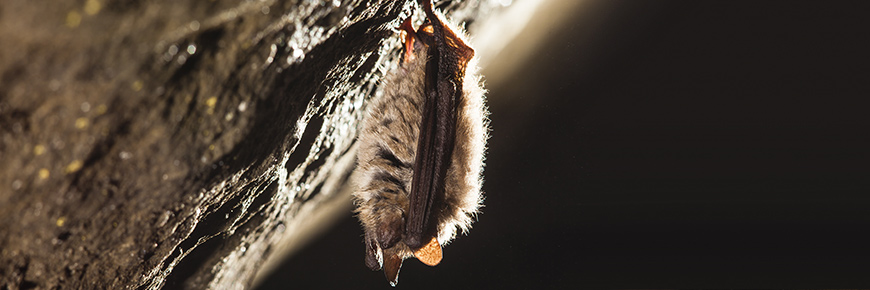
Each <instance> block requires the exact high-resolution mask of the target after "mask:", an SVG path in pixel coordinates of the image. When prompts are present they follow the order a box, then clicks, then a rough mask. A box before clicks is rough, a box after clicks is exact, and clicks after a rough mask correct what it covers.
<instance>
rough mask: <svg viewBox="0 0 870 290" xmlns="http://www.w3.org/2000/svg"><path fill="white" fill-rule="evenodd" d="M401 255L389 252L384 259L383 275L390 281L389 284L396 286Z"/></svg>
mask: <svg viewBox="0 0 870 290" xmlns="http://www.w3.org/2000/svg"><path fill="white" fill-rule="evenodd" d="M402 260H403V259H402V257H399V255H398V254H397V253H391V254H389V255H387V257H386V259H384V275H385V276H387V281H390V286H393V287H396V284H399V270H401V269H402Z"/></svg>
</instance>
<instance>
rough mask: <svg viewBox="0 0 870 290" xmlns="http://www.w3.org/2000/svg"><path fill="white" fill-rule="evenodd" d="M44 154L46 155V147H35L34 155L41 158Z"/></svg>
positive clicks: (39, 145)
mask: <svg viewBox="0 0 870 290" xmlns="http://www.w3.org/2000/svg"><path fill="white" fill-rule="evenodd" d="M42 153H45V146H42V144H38V145H36V146H33V155H36V156H39V155H42Z"/></svg>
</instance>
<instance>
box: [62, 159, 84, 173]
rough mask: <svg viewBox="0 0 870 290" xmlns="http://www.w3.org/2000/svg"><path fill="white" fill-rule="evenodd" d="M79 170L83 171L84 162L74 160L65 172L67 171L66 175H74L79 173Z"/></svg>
mask: <svg viewBox="0 0 870 290" xmlns="http://www.w3.org/2000/svg"><path fill="white" fill-rule="evenodd" d="M79 169H82V161H81V160H74V161H73V162H70V163H69V165H67V166H66V169H64V171H66V173H73V172H76V171H79Z"/></svg>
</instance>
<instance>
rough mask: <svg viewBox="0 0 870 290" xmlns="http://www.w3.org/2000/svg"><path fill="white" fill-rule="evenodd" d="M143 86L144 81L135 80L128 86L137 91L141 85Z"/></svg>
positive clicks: (140, 88)
mask: <svg viewBox="0 0 870 290" xmlns="http://www.w3.org/2000/svg"><path fill="white" fill-rule="evenodd" d="M144 86H145V83H143V82H142V81H135V82H133V84H132V85H130V87H131V88H133V90H134V91H137V92H138V91H141V90H142V87H144Z"/></svg>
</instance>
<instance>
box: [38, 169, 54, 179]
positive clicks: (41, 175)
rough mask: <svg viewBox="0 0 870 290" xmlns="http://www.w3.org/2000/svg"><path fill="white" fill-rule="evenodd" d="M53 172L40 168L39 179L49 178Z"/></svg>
mask: <svg viewBox="0 0 870 290" xmlns="http://www.w3.org/2000/svg"><path fill="white" fill-rule="evenodd" d="M49 175H51V173H49V172H48V169H45V168H43V169H40V170H39V179H47V178H48V176H49Z"/></svg>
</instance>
